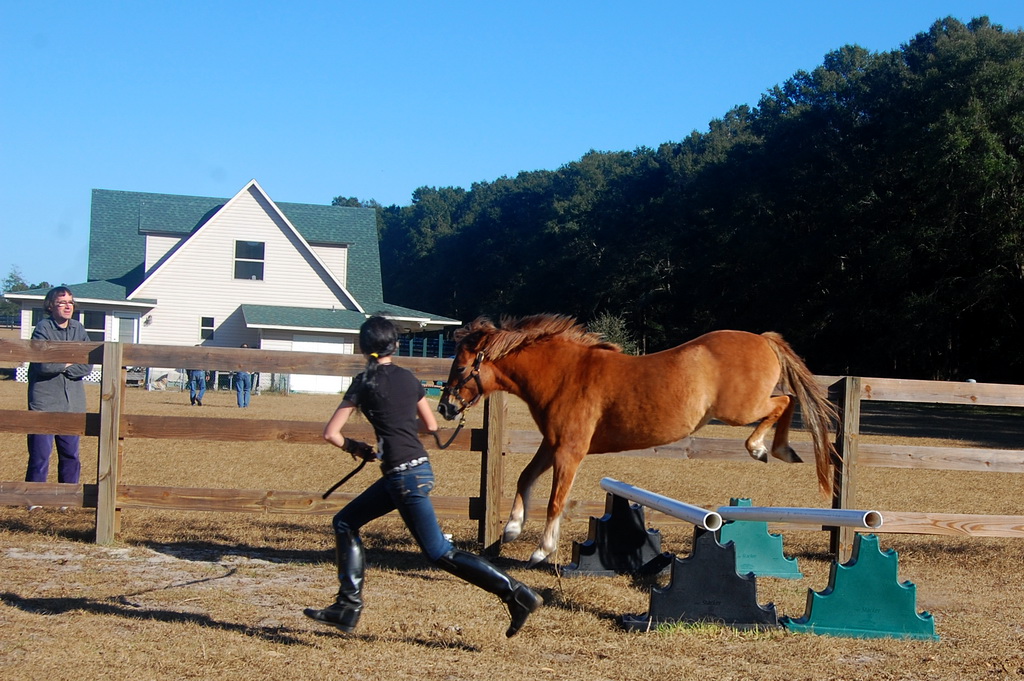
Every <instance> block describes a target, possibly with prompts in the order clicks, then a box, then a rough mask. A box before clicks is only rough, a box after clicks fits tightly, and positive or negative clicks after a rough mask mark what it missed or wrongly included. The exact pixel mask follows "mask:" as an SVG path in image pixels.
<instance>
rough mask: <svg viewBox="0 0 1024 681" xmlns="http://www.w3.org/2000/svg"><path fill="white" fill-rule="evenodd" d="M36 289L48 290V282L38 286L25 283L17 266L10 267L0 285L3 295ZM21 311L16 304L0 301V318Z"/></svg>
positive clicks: (4, 300) (5, 300) (40, 283)
mask: <svg viewBox="0 0 1024 681" xmlns="http://www.w3.org/2000/svg"><path fill="white" fill-rule="evenodd" d="M37 288H50V284H49V283H48V282H45V281H42V282H39V283H38V284H34V285H32V284H29V283H28V282H27V281H25V277H24V275H22V273H21V268H19V267H18V266H17V265H12V266H11V269H10V271H9V272H8V273H7V276H6V277H5V278H4V280H3V282H2V283H0V289H2V291H3V292H4V293H15V292H17V291H31V290H33V289H37ZM20 310H21V306H20V305H18V304H17V303H13V302H11V301H9V300H7V299H3V300H0V316H7V315H17V314H18V313H19V311H20Z"/></svg>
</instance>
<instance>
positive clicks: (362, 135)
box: [0, 0, 1024, 284]
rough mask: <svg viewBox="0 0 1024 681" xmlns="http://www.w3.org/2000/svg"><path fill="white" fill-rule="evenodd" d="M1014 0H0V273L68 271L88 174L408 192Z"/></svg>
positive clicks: (668, 123)
mask: <svg viewBox="0 0 1024 681" xmlns="http://www.w3.org/2000/svg"><path fill="white" fill-rule="evenodd" d="M980 15H988V16H989V17H990V18H991V19H992V21H993V22H995V23H999V24H1002V25H1003V26H1004V27H1005V28H1007V29H1011V30H1015V29H1019V28H1021V27H1022V26H1024V2H1021V0H992V1H991V2H985V1H977V2H957V1H950V2H946V1H944V0H927V1H926V0H920V1H918V0H888V1H886V2H876V1H874V0H866V1H861V2H855V3H832V2H821V0H817V1H815V2H808V1H803V0H798V1H793V2H787V1H786V0H781V1H777V2H769V1H768V0H733V1H732V2H717V3H716V2H691V1H690V0H675V1H674V2H669V1H666V2H662V1H660V0H653V1H644V0H634V1H633V2H602V1H600V0H591V1H590V2H577V1H576V0H562V1H560V2H551V1H550V0H546V1H544V2H534V1H533V0H519V1H518V2H515V3H488V2H480V1H479V0H476V1H474V2H461V1H459V2H443V1H442V2H433V3H429V2H422V1H420V2H404V1H403V2H389V1H387V0H377V1H376V2H360V3H354V2H345V1H342V0H335V1H333V2H328V1H312V0H311V1H305V0H292V1H291V2H287V3H285V2H274V3H272V2H261V1H260V0H249V1H247V2H237V1H235V0H203V1H202V2H195V1H193V0H179V1H178V2H174V3H155V2H147V1H145V0H132V1H129V0H123V1H121V2H111V1H107V0H89V1H88V2H82V1H81V0H75V1H65V0H58V1H54V2H20V1H16V0H9V1H8V2H6V3H4V4H3V11H2V14H0V17H2V22H0V199H2V201H3V210H2V211H0V279H2V278H4V277H6V276H7V274H8V273H9V272H10V270H11V267H12V266H17V267H18V268H20V270H21V273H22V275H23V276H24V278H25V279H26V281H28V282H29V283H37V282H40V281H43V280H46V281H49V282H51V283H62V282H63V283H68V284H73V283H77V282H81V281H85V278H86V262H87V259H88V246H89V239H88V235H89V204H90V194H91V190H92V189H94V188H97V189H119V190H129V191H143V192H161V193H168V194H188V195H196V196H214V197H225V198H226V197H230V196H233V195H234V194H235V193H236V192H237V191H238V190H239V189H241V188H242V186H243V185H244V184H245V183H246V182H247V181H248V180H250V179H252V178H255V179H256V180H257V181H259V183H260V184H261V186H262V187H263V188H264V189H265V190H266V191H267V193H268V194H269V195H270V196H271V198H273V199H274V200H276V201H283V202H299V203H319V204H329V203H330V202H331V199H333V198H334V197H335V196H356V197H358V198H360V199H363V200H369V199H376V200H377V201H379V202H381V203H383V204H385V205H388V204H399V205H407V204H409V203H410V202H411V196H412V192H413V191H414V190H415V189H416V188H417V187H422V186H431V187H443V186H458V187H466V188H469V187H470V186H471V185H472V184H473V183H474V182H481V181H483V182H488V181H493V180H495V179H497V178H499V177H501V176H514V175H516V174H517V173H519V172H520V171H530V170H540V169H547V170H553V169H557V168H558V167H560V166H562V165H564V164H566V163H570V162H572V161H574V160H577V159H578V158H580V157H581V156H582V155H583V154H585V153H587V152H588V151H589V150H591V149H596V150H600V151H620V150H632V149H635V148H637V147H640V146H649V147H657V145H659V144H661V143H663V142H671V141H677V140H680V139H682V138H683V137H685V136H686V135H688V134H689V133H690V132H691V131H693V130H700V131H704V130H706V129H707V125H708V122H709V121H710V120H711V119H713V118H716V117H720V116H722V115H723V114H724V113H725V112H726V111H728V110H729V109H730V108H732V107H733V106H736V105H739V104H750V105H756V104H757V102H758V99H759V98H760V96H761V94H762V93H764V92H765V91H766V90H768V89H769V88H771V87H772V86H773V85H776V84H778V83H781V82H782V81H784V80H786V79H787V78H789V77H790V76H792V75H793V74H794V73H795V72H796V71H797V70H799V69H805V70H810V69H813V68H814V67H815V66H817V65H819V64H820V63H821V62H822V59H823V57H824V55H825V54H826V53H827V52H829V51H831V50H834V49H837V48H839V47H841V46H843V45H846V44H858V45H861V46H863V47H865V48H867V49H869V50H873V51H886V50H891V49H894V48H897V47H898V46H899V45H900V44H901V43H905V42H907V41H908V40H910V39H911V38H912V37H913V36H914V35H915V34H917V33H919V32H921V31H926V30H927V29H928V28H929V26H930V25H931V24H932V22H934V21H935V20H936V19H938V18H941V17H945V16H953V17H956V18H958V19H960V20H962V21H968V20H970V19H971V18H972V17H975V16H980Z"/></svg>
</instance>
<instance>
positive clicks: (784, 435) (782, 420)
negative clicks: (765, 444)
mask: <svg viewBox="0 0 1024 681" xmlns="http://www.w3.org/2000/svg"><path fill="white" fill-rule="evenodd" d="M794 411H796V400H795V399H794V398H792V397H790V398H789V404H788V405H786V409H785V411H783V412H782V416H780V417H779V420H778V422H776V424H775V437H773V438H772V456H774V457H775V458H776V459H779V460H780V461H785V462H786V463H801V461H802V459H801V458H800V457H799V456H797V453H796V451H795V450H794V449H793V448H792V447H790V446H789V426H790V424H792V423H793V412H794Z"/></svg>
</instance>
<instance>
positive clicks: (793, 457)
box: [772, 447, 804, 463]
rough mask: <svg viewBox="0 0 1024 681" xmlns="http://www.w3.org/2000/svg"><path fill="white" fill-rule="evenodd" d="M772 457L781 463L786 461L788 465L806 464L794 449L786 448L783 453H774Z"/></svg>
mask: <svg viewBox="0 0 1024 681" xmlns="http://www.w3.org/2000/svg"><path fill="white" fill-rule="evenodd" d="M772 456H774V457H775V458H776V459H778V460H779V461H785V462H786V463H803V462H804V460H803V459H801V458H800V457H799V455H797V453H796V450H794V449H793V448H792V447H786V448H785V449H783V450H781V451H774V452H772Z"/></svg>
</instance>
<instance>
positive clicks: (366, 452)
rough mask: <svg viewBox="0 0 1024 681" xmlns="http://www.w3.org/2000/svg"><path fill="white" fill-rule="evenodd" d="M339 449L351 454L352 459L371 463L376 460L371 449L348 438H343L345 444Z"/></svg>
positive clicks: (363, 443) (359, 441)
mask: <svg viewBox="0 0 1024 681" xmlns="http://www.w3.org/2000/svg"><path fill="white" fill-rule="evenodd" d="M341 449H342V451H344V452H348V453H349V454H351V455H352V458H353V459H363V460H364V461H373V460H374V459H376V458H377V453H376V452H374V451H373V447H371V446H370V445H368V444H366V443H365V442H362V441H361V440H353V439H352V438H350V437H347V438H345V442H344V443H343V444H342V445H341Z"/></svg>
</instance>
